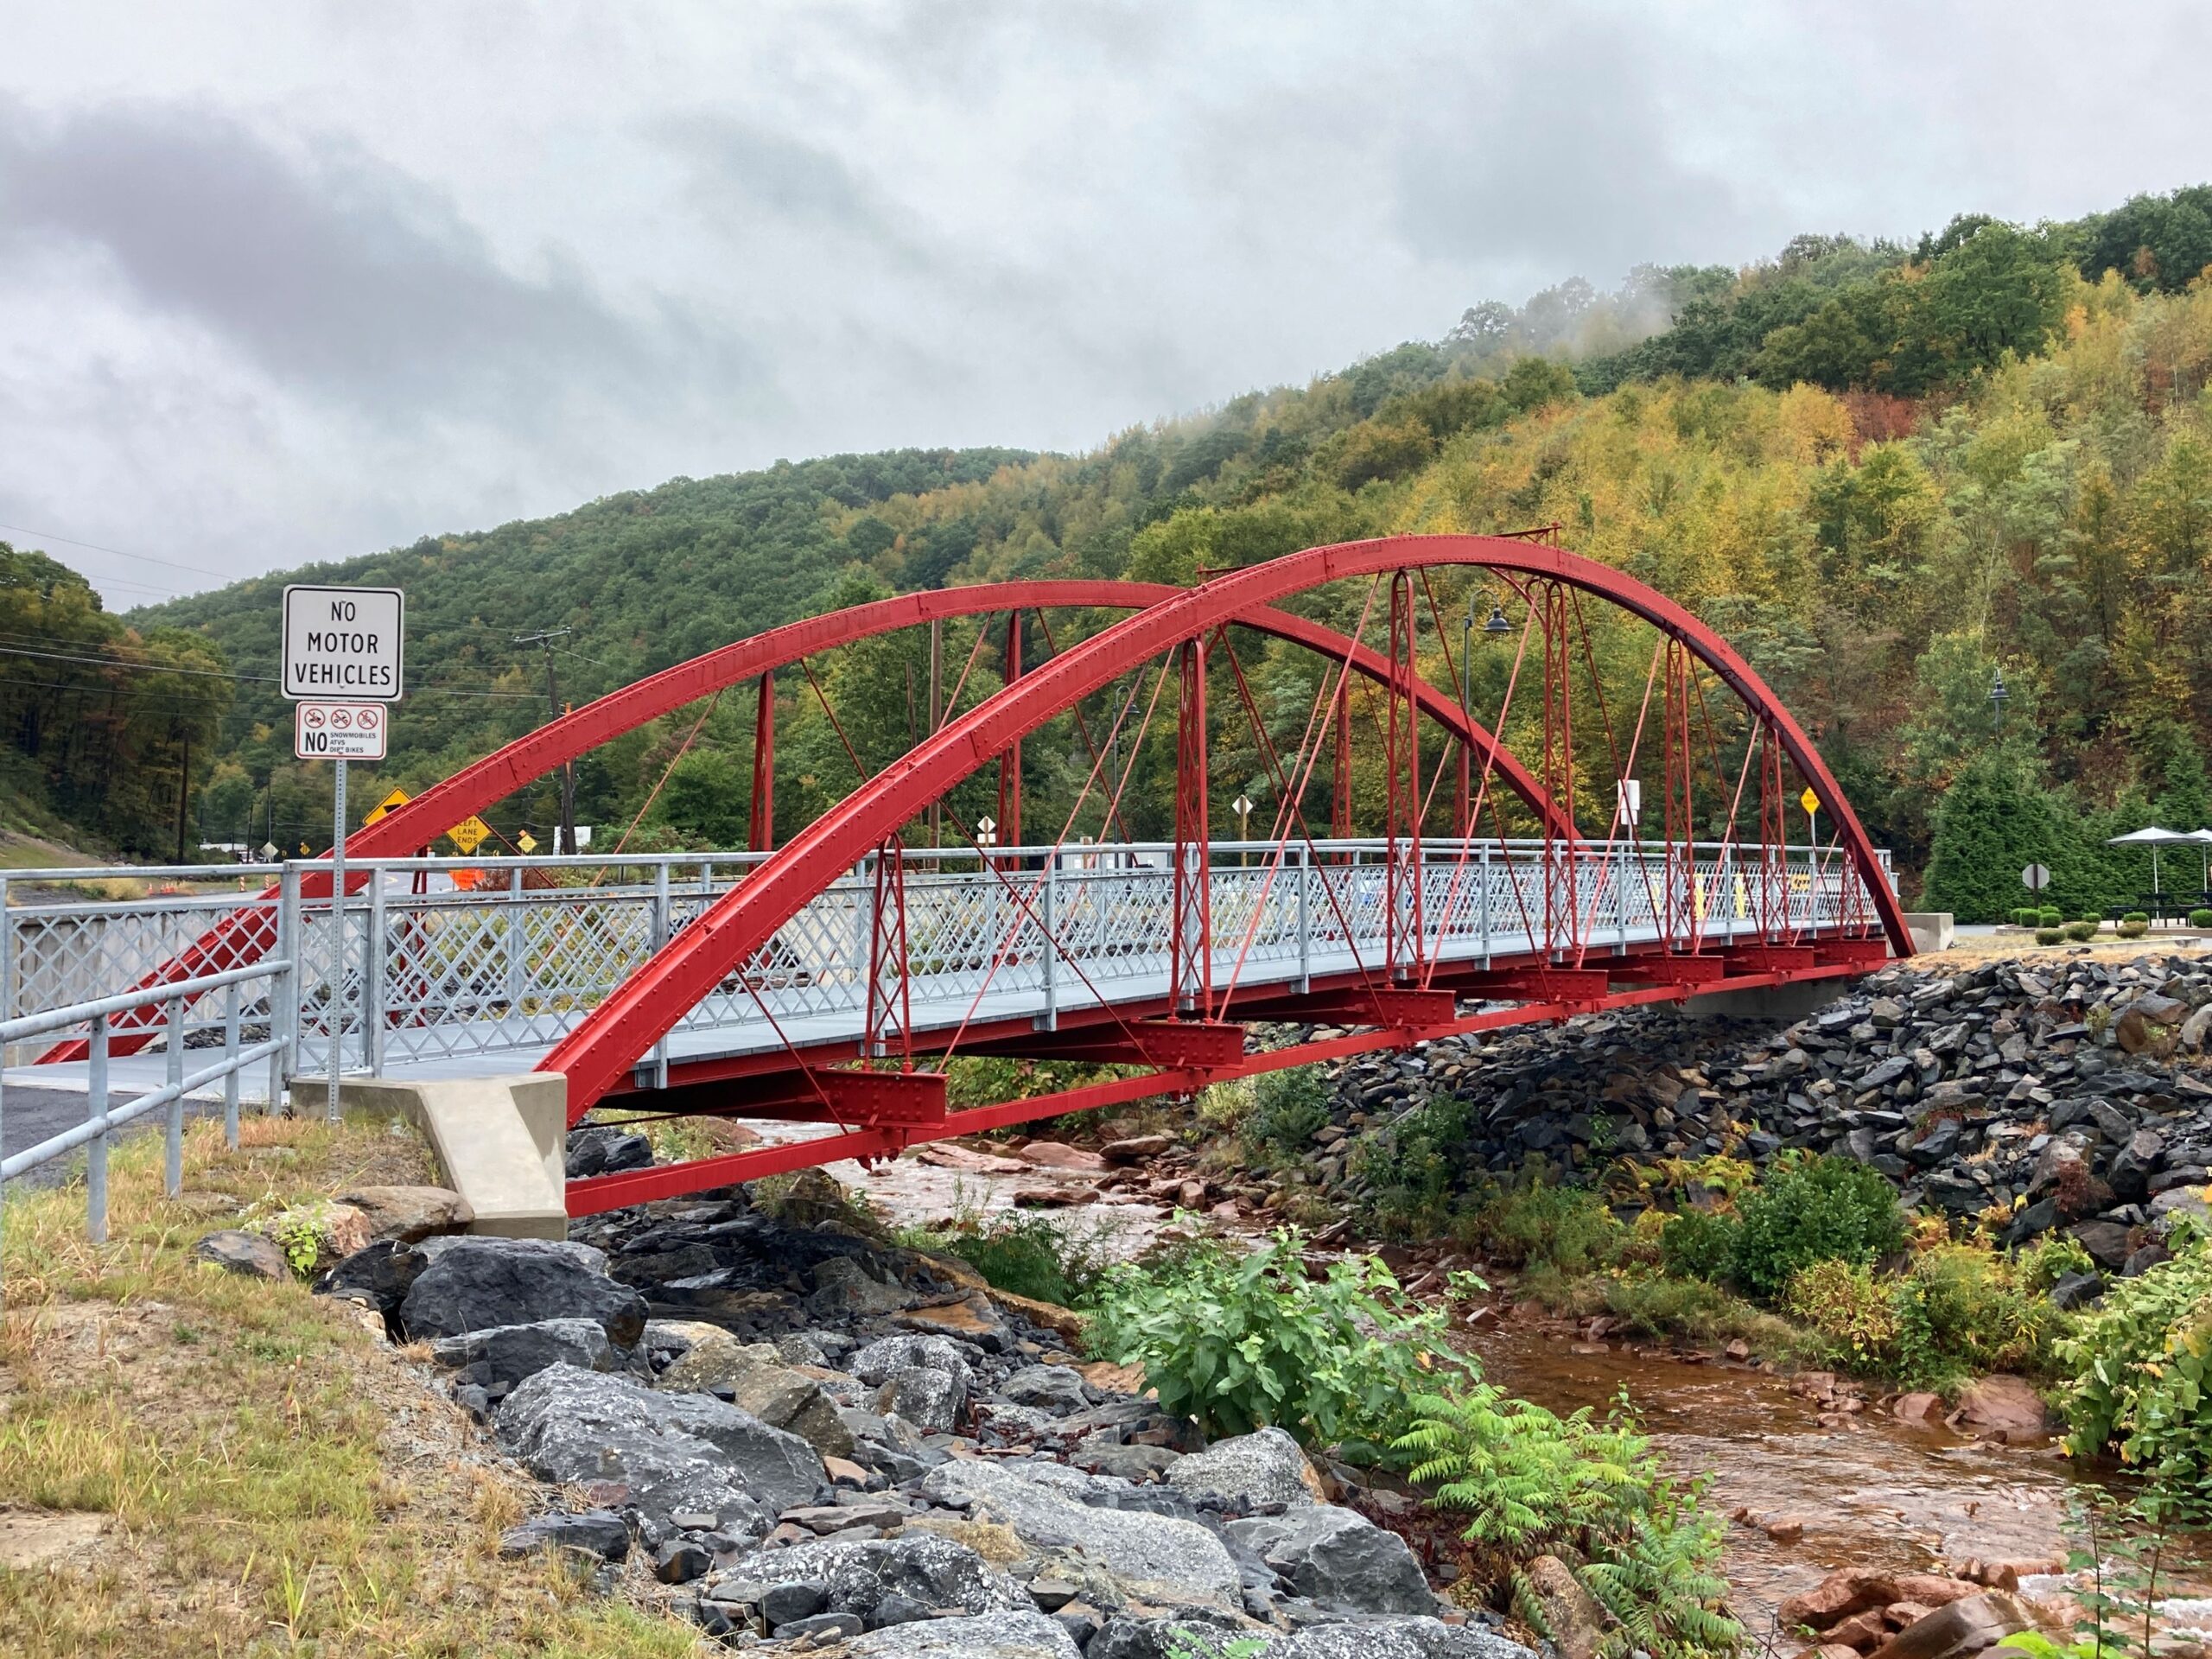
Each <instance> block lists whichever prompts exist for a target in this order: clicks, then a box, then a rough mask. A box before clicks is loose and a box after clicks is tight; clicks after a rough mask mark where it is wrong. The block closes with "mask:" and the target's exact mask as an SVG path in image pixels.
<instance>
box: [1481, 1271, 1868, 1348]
mask: <svg viewBox="0 0 2212 1659" xmlns="http://www.w3.org/2000/svg"><path fill="white" fill-rule="evenodd" d="M1521 1288H1522V1291H1523V1293H1524V1294H1528V1295H1529V1296H1532V1297H1534V1298H1535V1300H1537V1301H1538V1302H1540V1303H1541V1304H1542V1305H1543V1306H1545V1307H1546V1308H1548V1310H1550V1311H1551V1312H1552V1313H1566V1314H1569V1315H1572V1316H1573V1318H1575V1319H1588V1318H1589V1317H1590V1316H1591V1315H1592V1314H1597V1313H1606V1314H1611V1316H1612V1317H1613V1318H1615V1319H1618V1320H1620V1321H1621V1322H1622V1325H1623V1327H1624V1332H1625V1333H1626V1334H1627V1335H1630V1336H1633V1337H1642V1338H1649V1339H1653V1340H1663V1341H1675V1342H1683V1343H1688V1344H1692V1345H1694V1346H1701V1347H1717V1346H1719V1345H1720V1344H1723V1343H1728V1342H1733V1341H1735V1340H1736V1339H1737V1338H1739V1337H1740V1338H1743V1340H1745V1342H1748V1343H1749V1344H1751V1346H1752V1348H1753V1349H1754V1350H1756V1351H1758V1353H1759V1354H1761V1355H1763V1356H1764V1357H1767V1358H1770V1359H1787V1360H1799V1361H1819V1360H1820V1359H1821V1358H1822V1357H1824V1353H1825V1350H1824V1349H1823V1347H1822V1345H1821V1342H1820V1340H1819V1338H1816V1337H1815V1336H1814V1335H1813V1334H1812V1333H1811V1332H1807V1331H1804V1330H1802V1329H1801V1328H1799V1327H1798V1326H1796V1325H1792V1324H1791V1323H1790V1322H1789V1320H1787V1319H1780V1318H1777V1316H1776V1315H1774V1314H1772V1313H1767V1312H1765V1311H1764V1309H1762V1308H1758V1307H1755V1306H1752V1305H1751V1303H1750V1302H1747V1301H1745V1300H1744V1299H1743V1298H1742V1297H1740V1296H1738V1295H1736V1294H1733V1293H1732V1292H1730V1291H1726V1290H1724V1289H1722V1288H1721V1287H1719V1286H1718V1285H1711V1284H1707V1282H1706V1281H1703V1280H1702V1279H1669V1278H1666V1277H1664V1276H1662V1275H1661V1274H1655V1273H1599V1274H1580V1275H1574V1274H1567V1273H1563V1272H1561V1271H1560V1269H1559V1268H1554V1267H1552V1266H1549V1265H1548V1264H1547V1265H1544V1266H1541V1267H1537V1268H1532V1269H1530V1270H1529V1273H1527V1274H1525V1275H1523V1277H1522V1281H1521Z"/></svg>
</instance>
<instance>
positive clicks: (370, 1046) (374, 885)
mask: <svg viewBox="0 0 2212 1659" xmlns="http://www.w3.org/2000/svg"><path fill="white" fill-rule="evenodd" d="M390 929H391V918H389V917H388V916H386V915H385V898H384V872H383V871H382V870H379V869H377V868H374V867H373V866H372V867H371V868H370V870H369V938H368V942H367V943H366V944H364V945H363V946H362V948H361V1046H362V1048H363V1049H364V1050H365V1058H366V1059H367V1061H368V1067H369V1075H370V1076H371V1077H382V1076H383V1075H384V1041H385V1017H384V1014H385V1007H384V995H385V973H386V969H387V965H388V964H387V960H386V958H387V957H388V956H389V954H390V951H391V937H390Z"/></svg>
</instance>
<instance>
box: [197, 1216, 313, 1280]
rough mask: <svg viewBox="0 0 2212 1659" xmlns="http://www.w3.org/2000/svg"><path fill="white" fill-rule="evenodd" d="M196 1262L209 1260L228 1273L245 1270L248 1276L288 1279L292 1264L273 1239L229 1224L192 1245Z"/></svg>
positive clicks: (251, 1277) (240, 1272) (252, 1277)
mask: <svg viewBox="0 0 2212 1659" xmlns="http://www.w3.org/2000/svg"><path fill="white" fill-rule="evenodd" d="M192 1257H193V1260H194V1261H195V1262H209V1263H212V1264H213V1265H214V1266H216V1267H219V1268H221V1269H222V1270H223V1271H224V1272H225V1273H236V1274H244V1275H245V1277H246V1278H249V1279H289V1278H290V1277H291V1276H292V1269H291V1266H290V1264H289V1262H286V1261H285V1260H284V1252H283V1251H282V1250H280V1249H277V1245H276V1243H275V1242H274V1241H272V1240H270V1239H268V1238H265V1237H264V1236H262V1235H261V1234H259V1233H248V1232H241V1231H239V1230H237V1229H235V1228H226V1229H225V1230H223V1231H221V1232H217V1233H210V1234H208V1235H207V1237H205V1238H203V1239H201V1240H200V1242H199V1243H197V1244H195V1245H194V1246H193V1247H192Z"/></svg>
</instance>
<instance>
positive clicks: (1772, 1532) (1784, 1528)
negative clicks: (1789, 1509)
mask: <svg viewBox="0 0 2212 1659" xmlns="http://www.w3.org/2000/svg"><path fill="white" fill-rule="evenodd" d="M1759 1530H1760V1531H1761V1532H1763V1533H1764V1534H1766V1535H1767V1536H1768V1537H1770V1538H1771V1539H1773V1540H1774V1541H1775V1542H1776V1543H1777V1544H1796V1543H1802V1542H1803V1541H1804V1538H1805V1523H1804V1522H1803V1521H1802V1520H1801V1519H1800V1518H1799V1517H1797V1516H1794V1515H1774V1516H1768V1517H1767V1518H1766V1519H1765V1520H1764V1521H1762V1522H1759Z"/></svg>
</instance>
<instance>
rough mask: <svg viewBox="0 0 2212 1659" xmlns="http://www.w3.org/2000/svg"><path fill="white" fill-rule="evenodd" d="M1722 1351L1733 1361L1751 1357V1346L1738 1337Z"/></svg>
mask: <svg viewBox="0 0 2212 1659" xmlns="http://www.w3.org/2000/svg"><path fill="white" fill-rule="evenodd" d="M1721 1351H1722V1352H1723V1353H1725V1354H1726V1355H1727V1356H1728V1357H1729V1358H1731V1359H1749V1358H1750V1357H1751V1344H1750V1343H1748V1342H1745V1340H1744V1339H1743V1338H1741V1337H1738V1338H1736V1340H1735V1341H1733V1342H1732V1343H1730V1344H1728V1345H1727V1347H1726V1348H1724V1349H1722V1350H1721Z"/></svg>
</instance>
